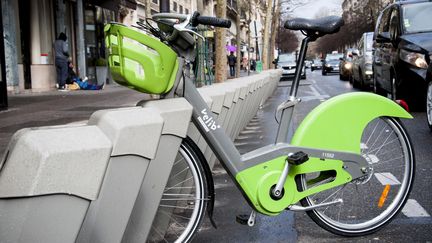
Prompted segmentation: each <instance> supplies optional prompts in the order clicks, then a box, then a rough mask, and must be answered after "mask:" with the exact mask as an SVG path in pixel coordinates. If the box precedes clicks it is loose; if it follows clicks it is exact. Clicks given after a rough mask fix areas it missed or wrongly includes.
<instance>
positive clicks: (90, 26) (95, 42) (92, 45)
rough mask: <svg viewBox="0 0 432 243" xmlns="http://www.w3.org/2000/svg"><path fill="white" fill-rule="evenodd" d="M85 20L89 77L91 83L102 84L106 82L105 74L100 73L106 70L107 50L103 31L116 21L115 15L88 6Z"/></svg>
mask: <svg viewBox="0 0 432 243" xmlns="http://www.w3.org/2000/svg"><path fill="white" fill-rule="evenodd" d="M84 18H85V53H86V63H87V77H88V79H89V80H90V82H93V83H98V84H102V83H104V82H105V81H106V77H103V75H102V74H105V72H103V71H99V70H101V68H105V69H106V56H105V53H106V50H105V49H106V48H105V39H104V31H103V30H104V25H105V24H106V23H109V22H111V21H115V20H116V18H115V13H114V12H113V11H111V10H108V9H104V8H101V7H98V6H93V5H87V6H86V9H85V17H84ZM98 73H99V74H98ZM103 79H105V80H103Z"/></svg>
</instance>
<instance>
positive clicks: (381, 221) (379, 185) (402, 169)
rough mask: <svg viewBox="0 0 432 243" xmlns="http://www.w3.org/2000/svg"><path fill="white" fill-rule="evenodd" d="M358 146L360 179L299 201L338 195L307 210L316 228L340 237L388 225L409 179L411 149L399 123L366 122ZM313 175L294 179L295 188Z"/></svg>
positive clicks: (310, 202)
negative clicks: (363, 161) (361, 161)
mask: <svg viewBox="0 0 432 243" xmlns="http://www.w3.org/2000/svg"><path fill="white" fill-rule="evenodd" d="M359 146H360V150H361V155H362V156H363V157H365V159H366V160H367V161H368V163H369V166H368V167H367V168H365V170H366V172H367V173H366V175H365V176H364V177H362V178H359V179H356V180H353V181H351V182H349V183H347V184H344V185H341V186H339V187H335V188H332V189H329V190H326V191H323V192H320V193H317V194H314V195H312V196H310V197H306V198H304V199H302V200H301V201H300V202H301V204H302V205H303V206H313V205H317V204H322V203H326V202H332V201H335V200H337V199H342V200H343V203H341V204H335V205H333V206H326V207H321V208H317V209H315V210H311V211H308V212H307V213H308V215H309V216H310V217H311V218H312V220H314V221H315V222H316V223H317V224H318V225H319V226H321V227H322V228H324V229H325V230H327V231H330V232H332V233H334V234H338V235H342V236H362V235H367V234H371V233H373V232H375V231H377V230H379V229H381V228H382V227H383V226H384V225H386V224H387V223H389V222H390V221H391V220H392V219H393V218H394V217H395V216H396V215H397V214H398V212H399V211H400V210H401V209H402V207H403V206H404V204H405V202H406V200H407V199H408V194H409V192H410V190H411V187H412V183H413V179H414V163H415V162H414V151H413V148H412V145H411V142H410V139H409V137H408V134H407V133H406V131H405V129H404V127H403V126H402V124H401V123H400V121H398V120H396V119H394V118H389V117H380V118H376V119H375V120H373V121H371V122H370V123H369V124H368V125H367V127H366V128H365V130H364V131H363V135H362V139H361V143H360V144H359ZM316 177H317V175H315V174H310V175H309V174H308V175H302V176H301V177H299V179H298V180H297V184H298V187H299V190H305V189H307V188H308V187H307V181H308V180H309V179H313V178H316Z"/></svg>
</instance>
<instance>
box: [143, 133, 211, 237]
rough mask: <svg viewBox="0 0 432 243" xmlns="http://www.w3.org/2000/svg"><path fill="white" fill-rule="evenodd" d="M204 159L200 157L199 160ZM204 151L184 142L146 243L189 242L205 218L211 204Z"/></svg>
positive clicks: (187, 141)
mask: <svg viewBox="0 0 432 243" xmlns="http://www.w3.org/2000/svg"><path fill="white" fill-rule="evenodd" d="M200 155H201V156H200ZM201 158H204V156H202V154H201V151H200V150H199V149H198V147H197V146H196V145H195V144H194V143H193V141H192V140H191V139H189V138H186V139H183V141H182V143H181V145H180V149H179V151H178V154H177V156H176V159H175V161H174V165H173V167H172V170H171V174H170V176H169V178H168V182H167V185H166V187H165V189H164V192H163V195H162V198H161V201H160V204H159V208H158V210H157V212H156V216H155V218H154V220H153V224H152V226H151V230H150V233H149V236H148V237H147V242H190V241H191V240H192V238H193V236H194V234H195V232H196V231H197V230H198V229H199V226H200V224H201V221H202V219H203V218H204V215H205V212H206V207H207V203H208V202H209V200H208V190H207V177H206V173H205V171H204V169H203V166H202V163H207V162H206V161H202V159H201Z"/></svg>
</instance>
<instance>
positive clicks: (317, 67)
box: [311, 59, 322, 72]
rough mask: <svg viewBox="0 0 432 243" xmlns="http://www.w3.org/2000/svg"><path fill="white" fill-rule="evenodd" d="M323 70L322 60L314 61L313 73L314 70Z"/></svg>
mask: <svg viewBox="0 0 432 243" xmlns="http://www.w3.org/2000/svg"><path fill="white" fill-rule="evenodd" d="M321 68H322V60H321V59H314V60H312V63H311V71H312V72H313V71H314V70H321Z"/></svg>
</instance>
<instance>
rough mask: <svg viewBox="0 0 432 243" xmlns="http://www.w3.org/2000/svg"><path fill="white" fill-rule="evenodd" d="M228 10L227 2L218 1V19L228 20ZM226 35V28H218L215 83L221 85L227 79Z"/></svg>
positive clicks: (223, 0)
mask: <svg viewBox="0 0 432 243" xmlns="http://www.w3.org/2000/svg"><path fill="white" fill-rule="evenodd" d="M226 8H227V3H226V1H225V0H217V5H216V17H218V18H224V19H225V18H226ZM225 40H226V34H225V29H224V28H218V27H216V32H215V41H216V48H215V49H216V50H215V62H216V72H215V81H216V83H221V82H223V81H225V80H226V77H227V55H226V51H225V42H226V41H225Z"/></svg>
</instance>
